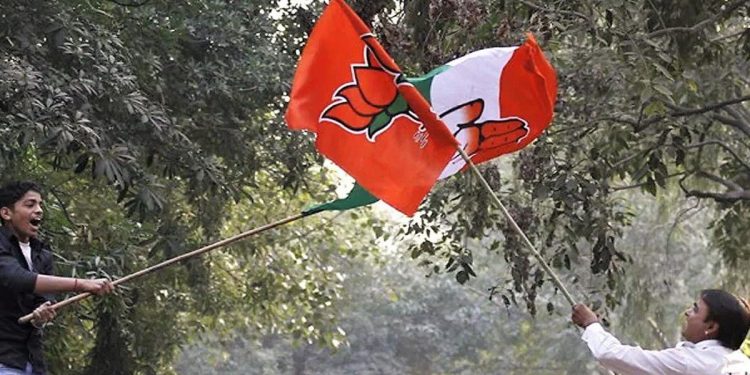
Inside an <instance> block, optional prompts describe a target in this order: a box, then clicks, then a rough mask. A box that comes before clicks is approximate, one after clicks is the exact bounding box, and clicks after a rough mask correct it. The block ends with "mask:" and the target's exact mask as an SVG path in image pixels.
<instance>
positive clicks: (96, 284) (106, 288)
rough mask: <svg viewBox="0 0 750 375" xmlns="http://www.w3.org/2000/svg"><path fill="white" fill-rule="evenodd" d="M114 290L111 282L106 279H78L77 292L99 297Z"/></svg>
mask: <svg viewBox="0 0 750 375" xmlns="http://www.w3.org/2000/svg"><path fill="white" fill-rule="evenodd" d="M113 289H114V286H113V285H112V282H110V281H109V280H107V279H78V290H80V291H83V292H89V293H91V294H96V295H97V296H101V295H103V294H107V293H111V292H112V290H113Z"/></svg>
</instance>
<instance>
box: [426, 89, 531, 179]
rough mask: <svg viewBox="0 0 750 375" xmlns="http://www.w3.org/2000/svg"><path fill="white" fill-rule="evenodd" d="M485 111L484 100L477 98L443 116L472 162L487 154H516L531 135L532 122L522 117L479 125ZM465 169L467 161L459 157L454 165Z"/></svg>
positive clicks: (455, 158) (454, 161)
mask: <svg viewBox="0 0 750 375" xmlns="http://www.w3.org/2000/svg"><path fill="white" fill-rule="evenodd" d="M483 112H484V100H482V99H475V100H472V101H470V102H468V103H464V104H462V105H460V106H457V107H455V108H452V109H449V110H448V111H446V112H444V113H443V114H441V115H440V119H441V120H443V122H445V124H446V125H448V127H449V128H450V129H451V130H454V133H453V136H454V137H456V139H457V140H458V141H459V143H460V144H461V146H462V147H463V149H464V151H466V154H468V155H469V156H470V157H472V159H473V158H474V157H477V158H481V157H482V156H485V154H486V155H490V154H492V155H500V154H505V153H508V152H512V151H514V150H515V149H517V148H518V143H519V142H521V141H522V140H523V139H524V138H525V137H526V136H527V135H528V134H529V126H528V123H527V122H526V121H525V120H524V119H522V118H520V117H515V116H514V117H507V118H500V119H497V120H487V121H482V122H477V120H479V118H480V117H481V116H482V113H483ZM454 163H458V164H460V165H461V166H463V159H461V156H460V155H458V154H457V155H456V156H455V157H454V158H453V159H452V160H451V164H454Z"/></svg>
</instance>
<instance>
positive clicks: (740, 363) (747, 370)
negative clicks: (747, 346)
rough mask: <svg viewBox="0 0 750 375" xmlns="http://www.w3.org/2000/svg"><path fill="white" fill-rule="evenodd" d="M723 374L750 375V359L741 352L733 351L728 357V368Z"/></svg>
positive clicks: (725, 368)
mask: <svg viewBox="0 0 750 375" xmlns="http://www.w3.org/2000/svg"><path fill="white" fill-rule="evenodd" d="M721 373H722V374H724V375H748V374H750V358H748V357H747V356H746V355H745V354H744V353H742V352H741V351H739V350H735V351H733V352H732V353H731V354H729V355H728V356H727V366H726V367H724V370H723V371H722V372H721Z"/></svg>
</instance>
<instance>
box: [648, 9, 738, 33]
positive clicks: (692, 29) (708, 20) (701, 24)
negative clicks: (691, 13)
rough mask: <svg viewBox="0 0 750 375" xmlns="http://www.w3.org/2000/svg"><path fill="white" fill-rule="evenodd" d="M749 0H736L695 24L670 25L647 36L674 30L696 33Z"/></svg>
mask: <svg viewBox="0 0 750 375" xmlns="http://www.w3.org/2000/svg"><path fill="white" fill-rule="evenodd" d="M746 3H747V0H735V1H734V2H732V3H730V4H729V5H727V6H726V7H725V8H724V10H722V11H720V12H718V13H716V14H714V15H713V16H712V17H709V18H706V19H705V20H703V21H701V22H698V23H696V24H695V25H693V26H690V27H669V28H666V29H661V30H656V31H654V32H651V33H648V34H646V38H656V37H660V36H662V35H665V34H669V33H673V32H683V33H694V32H697V31H699V30H701V29H702V28H704V27H706V26H708V25H709V24H711V23H714V22H716V21H718V20H719V19H720V18H722V17H724V16H726V15H728V14H731V13H732V12H734V11H735V10H736V9H737V8H739V7H741V6H742V5H744V4H746Z"/></svg>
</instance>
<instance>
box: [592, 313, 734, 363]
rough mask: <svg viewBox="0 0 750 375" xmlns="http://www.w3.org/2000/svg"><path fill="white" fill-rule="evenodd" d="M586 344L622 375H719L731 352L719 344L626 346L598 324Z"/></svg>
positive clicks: (703, 342)
mask: <svg viewBox="0 0 750 375" xmlns="http://www.w3.org/2000/svg"><path fill="white" fill-rule="evenodd" d="M582 338H583V341H585V342H586V344H588V346H589V349H591V353H592V354H593V355H594V357H595V358H596V359H597V361H599V363H601V364H602V365H603V366H604V367H606V368H608V369H610V370H612V371H615V372H617V373H618V374H620V375H645V374H659V375H678V374H679V375H720V374H722V369H723V368H724V367H725V366H726V365H727V355H729V354H730V353H732V350H731V349H728V348H725V347H723V346H722V345H721V343H720V342H719V341H718V340H704V341H701V342H699V343H697V344H693V343H690V342H681V343H679V344H677V346H675V347H674V348H670V349H664V350H644V349H641V348H640V347H637V346H629V345H623V344H621V343H620V341H619V340H617V338H615V337H614V336H612V334H610V333H609V332H607V331H605V330H604V328H603V327H602V326H601V324H599V323H594V324H591V325H589V326H588V327H586V330H585V331H583V336H582Z"/></svg>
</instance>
